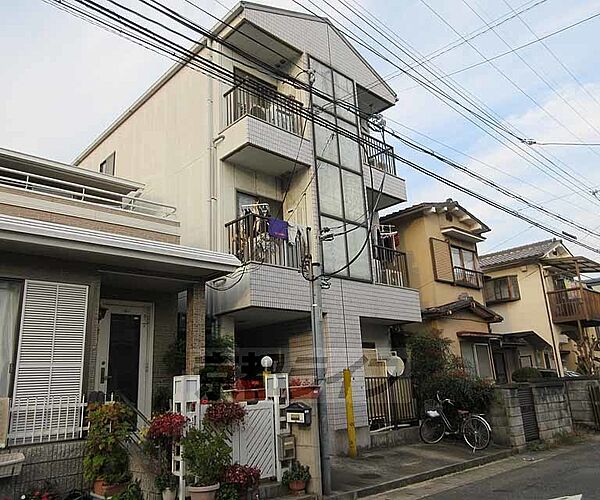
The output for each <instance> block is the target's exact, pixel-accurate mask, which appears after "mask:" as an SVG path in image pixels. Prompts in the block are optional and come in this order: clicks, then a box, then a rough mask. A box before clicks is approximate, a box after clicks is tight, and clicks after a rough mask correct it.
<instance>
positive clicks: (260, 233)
mask: <svg viewBox="0 0 600 500" xmlns="http://www.w3.org/2000/svg"><path fill="white" fill-rule="evenodd" d="M225 228H226V230H227V240H228V243H229V253H231V254H233V255H235V256H236V257H237V258H238V259H239V260H240V261H241V262H243V263H246V262H257V263H259V264H270V265H273V266H280V267H289V268H293V269H299V268H300V265H301V263H302V257H301V256H302V253H303V250H304V248H305V245H304V237H303V236H302V235H301V234H300V233H298V235H297V237H296V239H295V240H294V241H293V242H290V241H288V240H287V239H282V238H277V237H273V236H271V234H270V233H269V217H263V216H261V215H257V214H254V213H250V214H247V215H243V216H242V217H238V218H237V219H235V220H233V221H231V222H228V223H227V224H225Z"/></svg>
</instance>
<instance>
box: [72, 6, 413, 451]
mask: <svg viewBox="0 0 600 500" xmlns="http://www.w3.org/2000/svg"><path fill="white" fill-rule="evenodd" d="M212 33H213V37H212V38H211V39H206V40H202V41H200V42H199V43H198V45H197V46H196V47H195V48H194V49H193V50H194V51H195V53H197V55H198V57H203V58H207V59H211V60H212V61H214V62H216V63H218V64H219V65H220V66H222V67H223V68H225V69H227V70H230V71H232V72H233V73H234V75H235V84H234V85H228V84H225V83H222V82H220V81H217V80H215V79H213V78H211V77H209V76H207V75H205V74H202V73H200V72H197V71H195V70H194V69H192V68H191V67H187V66H182V65H176V66H174V67H173V68H172V69H171V70H169V71H168V72H167V73H166V74H165V75H164V76H163V77H162V78H161V79H160V80H159V81H158V82H156V84H154V85H153V86H152V87H151V88H150V89H149V90H148V91H147V92H146V93H145V94H144V95H143V96H142V97H141V98H140V99H138V100H137V101H136V102H135V103H134V104H133V105H132V106H131V107H130V108H129V109H128V110H127V112H126V113H124V114H123V115H122V116H121V117H119V118H118V119H117V121H116V122H115V123H114V124H113V125H111V126H110V127H109V128H108V129H107V130H106V131H104V132H103V133H102V134H101V135H100V137H99V138H98V139H97V140H96V141H94V143H93V144H91V145H90V146H89V147H88V148H87V149H86V150H85V151H83V152H82V153H81V154H80V155H79V156H78V158H77V159H76V164H77V165H79V166H81V167H83V168H85V169H88V170H90V171H96V172H97V171H106V172H109V173H114V174H117V175H123V176H126V177H128V178H132V179H138V180H143V182H144V184H145V185H146V192H147V193H148V194H150V195H152V196H153V198H155V199H157V200H159V201H161V202H163V203H169V204H173V205H175V206H177V209H178V215H179V220H180V222H181V241H182V243H183V244H185V245H190V246H194V247H199V248H203V249H210V250H212V251H222V252H229V253H231V254H233V255H235V256H237V257H238V258H239V259H240V260H241V261H242V263H243V265H242V267H241V268H240V270H238V271H237V272H236V273H234V274H232V275H231V276H229V277H227V278H225V279H222V280H219V281H217V282H213V283H211V284H210V286H209V287H208V288H207V291H206V292H207V301H208V308H209V312H210V314H211V317H212V318H213V319H214V326H215V328H218V329H219V331H220V332H221V333H223V334H233V335H234V337H235V343H236V346H237V350H238V376H239V377H240V378H242V379H243V378H253V377H256V376H258V375H259V371H260V370H261V368H260V367H259V366H257V360H259V359H260V358H261V356H263V355H266V354H269V355H270V356H271V357H272V358H273V359H274V360H275V366H274V368H275V369H276V370H279V371H287V372H289V373H290V374H291V376H292V377H305V378H310V377H312V376H313V373H314V355H313V352H314V351H313V349H314V346H313V342H312V331H311V322H310V314H311V309H312V307H313V300H312V297H311V285H310V283H309V282H308V281H307V280H306V279H305V278H304V277H303V273H302V272H301V271H302V268H303V267H305V262H306V259H305V258H306V256H307V254H308V252H309V251H310V253H311V254H312V256H313V257H314V258H315V259H316V260H319V259H322V272H323V274H324V275H325V278H326V279H325V280H324V282H323V284H324V286H323V291H322V295H323V312H324V323H325V337H326V351H327V353H326V356H327V375H328V391H329V392H328V393H329V401H330V408H329V412H330V414H329V417H330V418H329V424H330V426H331V429H332V430H335V431H336V437H337V440H338V449H339V450H345V445H344V440H345V432H344V429H345V428H346V416H345V406H344V400H343V396H342V379H341V371H342V369H344V368H350V369H351V370H352V374H353V390H354V403H355V408H354V412H355V417H356V426H357V431H358V444H359V446H360V445H367V444H368V443H369V427H368V421H367V412H366V395H365V384H364V368H363V359H362V345H363V342H364V341H370V340H371V339H373V338H381V337H386V336H389V332H388V330H389V326H390V325H397V324H403V323H410V322H417V321H419V320H420V317H421V316H420V306H419V294H418V291H417V290H415V289H413V288H409V286H408V275H407V271H406V269H407V268H406V265H405V264H406V263H405V261H404V256H403V254H402V253H401V252H399V251H397V250H395V249H390V248H388V247H381V245H380V243H381V240H380V239H378V238H377V234H379V233H378V231H377V229H376V222H377V214H376V213H377V212H378V211H379V210H381V209H384V208H387V207H390V206H392V205H394V204H397V203H401V202H403V201H405V200H406V186H405V182H404V180H403V179H402V178H401V177H400V176H399V172H398V171H397V166H396V164H395V161H394V156H393V148H392V147H391V146H389V145H387V144H385V143H384V142H383V141H382V140H380V139H378V138H377V137H375V136H374V134H373V133H372V131H371V129H370V127H369V120H368V117H369V116H374V115H376V114H378V113H381V112H382V111H384V110H386V109H388V108H390V107H391V106H393V105H394V103H395V100H396V97H395V95H394V93H393V91H392V89H391V88H390V87H389V86H388V85H387V84H386V83H385V81H384V80H383V79H382V78H381V76H380V75H378V74H377V73H376V72H375V70H374V69H373V68H372V67H371V66H370V65H369V64H368V63H367V61H366V60H365V59H364V58H363V57H362V56H361V55H360V54H359V53H358V52H357V51H356V49H355V48H354V47H353V46H352V45H351V44H350V43H349V42H348V40H347V39H346V38H345V37H344V36H343V35H342V34H341V33H340V32H339V31H338V30H337V29H336V28H335V27H334V26H333V25H332V24H331V23H330V22H329V21H328V20H327V19H323V18H319V17H315V16H311V15H305V14H301V13H298V12H291V11H287V10H283V9H278V8H274V7H267V6H262V5H257V4H252V3H248V2H242V3H241V4H239V5H238V6H237V7H235V8H234V9H233V10H232V11H231V12H230V13H229V14H228V15H227V16H226V17H225V18H224V19H223V21H222V22H221V23H219V24H218V25H217V26H215V27H214V28H213V30H212ZM247 55H252V58H254V59H259V60H260V61H262V62H263V63H264V64H267V65H268V66H269V67H272V68H274V69H275V68H276V69H277V70H278V71H283V72H285V73H286V74H288V75H290V76H292V77H294V78H298V79H300V80H302V81H304V82H307V83H308V82H309V83H311V84H312V89H313V92H307V91H306V90H303V89H301V88H296V87H295V86H292V85H290V84H289V83H284V82H283V81H282V80H280V79H279V78H276V77H274V76H273V75H272V73H270V72H268V71H264V68H263V69H262V70H261V69H259V68H257V66H256V64H255V63H254V62H252V61H251V60H250V58H249V56H247ZM249 89H253V90H252V91H251V90H249ZM256 89H260V90H259V94H258V95H257V93H256ZM315 90H316V91H318V92H315ZM325 97H326V98H325ZM339 103H346V104H349V105H350V106H351V107H355V108H357V109H358V110H360V113H361V114H362V117H361V118H360V119H359V117H358V115H357V113H355V112H353V111H352V109H348V107H347V106H343V105H342V106H340V104H339ZM305 110H312V112H314V113H315V115H317V116H318V117H319V119H318V120H316V121H315V120H314V119H311V118H310V117H309V116H307V114H306V113H305V112H303V111H305ZM323 121H326V122H328V123H329V124H332V127H328V126H324V125H323ZM340 130H346V131H348V132H349V134H350V135H351V136H354V135H358V136H360V137H361V140H360V141H359V142H360V145H359V142H357V141H355V140H353V139H352V137H348V136H346V135H344V134H343V133H340ZM304 271H306V269H304ZM304 274H305V273H304Z"/></svg>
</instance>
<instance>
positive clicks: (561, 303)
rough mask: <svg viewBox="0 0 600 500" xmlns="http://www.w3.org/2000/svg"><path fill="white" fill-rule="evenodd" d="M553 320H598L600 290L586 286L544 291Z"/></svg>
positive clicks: (599, 318)
mask: <svg viewBox="0 0 600 500" xmlns="http://www.w3.org/2000/svg"><path fill="white" fill-rule="evenodd" d="M546 294H547V296H548V301H549V303H550V309H551V312H552V318H553V319H554V321H555V322H559V323H560V322H568V321H576V320H600V292H597V291H596V290H590V289H588V288H579V287H574V288H564V289H560V290H550V291H548V292H546Z"/></svg>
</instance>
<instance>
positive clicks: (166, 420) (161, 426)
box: [148, 412, 187, 441]
mask: <svg viewBox="0 0 600 500" xmlns="http://www.w3.org/2000/svg"><path fill="white" fill-rule="evenodd" d="M186 422H187V418H186V417H185V416H183V415H181V414H180V413H172V412H167V413H163V414H162V415H157V416H156V417H154V418H153V419H152V422H150V427H149V429H148V438H149V439H151V440H153V441H157V440H165V439H168V440H174V441H177V440H179V439H180V438H181V436H182V435H183V428H184V427H185V424H186Z"/></svg>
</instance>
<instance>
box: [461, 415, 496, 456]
mask: <svg viewBox="0 0 600 500" xmlns="http://www.w3.org/2000/svg"><path fill="white" fill-rule="evenodd" d="M462 431H463V438H464V439H465V442H466V443H467V445H469V447H470V448H473V450H484V449H485V448H487V447H488V445H489V444H490V440H491V437H492V433H491V431H490V425H489V424H488V423H487V421H486V420H485V419H484V418H483V417H480V416H479V415H471V416H470V417H467V419H466V420H465V422H464V424H463V429H462Z"/></svg>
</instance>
